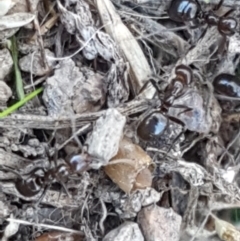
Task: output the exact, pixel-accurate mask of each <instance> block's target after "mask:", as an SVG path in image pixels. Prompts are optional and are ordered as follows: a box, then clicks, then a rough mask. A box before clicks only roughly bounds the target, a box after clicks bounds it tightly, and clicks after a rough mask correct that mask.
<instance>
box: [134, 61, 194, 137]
mask: <svg viewBox="0 0 240 241" xmlns="http://www.w3.org/2000/svg"><path fill="white" fill-rule="evenodd" d="M175 74H176V77H175V78H174V79H172V80H171V83H170V84H169V85H168V86H167V87H166V89H165V95H164V98H163V101H162V104H161V106H160V108H159V109H157V110H155V111H153V112H151V113H150V114H148V115H147V116H146V117H145V118H144V119H143V120H142V121H141V122H140V124H139V125H138V127H137V134H138V136H139V137H140V138H141V139H142V140H144V141H149V140H151V139H153V138H155V137H158V136H160V135H161V134H162V133H163V132H164V131H165V129H166V128H167V126H168V123H169V119H170V120H172V121H174V122H177V123H179V124H181V125H184V124H183V123H182V122H181V121H180V120H178V119H176V118H174V117H170V116H168V115H167V113H168V110H169V108H170V107H175V108H185V109H186V111H189V110H191V109H190V108H186V106H180V105H173V102H174V100H175V99H176V98H179V97H181V96H183V95H184V94H185V92H186V87H187V86H189V85H190V84H191V82H192V78H193V73H192V70H191V69H190V68H189V67H188V66H186V65H179V66H177V67H176V68H175ZM184 112H185V111H184Z"/></svg>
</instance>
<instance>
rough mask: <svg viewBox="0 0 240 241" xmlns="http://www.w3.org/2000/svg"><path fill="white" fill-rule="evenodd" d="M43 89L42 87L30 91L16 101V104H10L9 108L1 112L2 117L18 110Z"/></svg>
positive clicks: (0, 116)
mask: <svg viewBox="0 0 240 241" xmlns="http://www.w3.org/2000/svg"><path fill="white" fill-rule="evenodd" d="M42 91H43V88H42V87H41V88H39V89H36V90H35V91H33V92H32V93H30V94H28V95H27V96H25V97H24V99H22V100H20V101H18V102H17V103H15V104H14V105H12V106H10V107H9V108H7V109H6V110H4V111H3V112H0V118H3V117H6V116H8V115H9V114H11V113H12V112H14V111H16V110H17V109H18V108H19V107H21V106H23V105H24V104H25V103H27V102H28V101H30V100H31V99H33V98H34V97H35V96H37V95H38V94H40V93H41V92H42Z"/></svg>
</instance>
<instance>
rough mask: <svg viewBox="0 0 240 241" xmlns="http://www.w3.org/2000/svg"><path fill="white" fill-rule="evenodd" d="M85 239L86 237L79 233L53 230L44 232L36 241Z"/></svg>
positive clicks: (76, 240)
mask: <svg viewBox="0 0 240 241" xmlns="http://www.w3.org/2000/svg"><path fill="white" fill-rule="evenodd" d="M61 240H65V241H83V240H84V237H83V236H81V235H79V234H72V233H65V232H60V231H59V232H58V231H51V232H48V233H44V234H43V235H41V236H40V237H38V238H36V239H35V241H61Z"/></svg>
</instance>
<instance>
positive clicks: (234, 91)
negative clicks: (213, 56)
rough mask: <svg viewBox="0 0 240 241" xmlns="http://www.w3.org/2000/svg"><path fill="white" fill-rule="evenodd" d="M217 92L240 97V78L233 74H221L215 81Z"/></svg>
mask: <svg viewBox="0 0 240 241" xmlns="http://www.w3.org/2000/svg"><path fill="white" fill-rule="evenodd" d="M213 86H214V90H215V92H217V93H218V94H222V95H225V96H229V97H240V79H239V78H237V77H236V76H235V75H231V74H225V73H223V74H219V75H218V76H216V77H215V79H214V81H213Z"/></svg>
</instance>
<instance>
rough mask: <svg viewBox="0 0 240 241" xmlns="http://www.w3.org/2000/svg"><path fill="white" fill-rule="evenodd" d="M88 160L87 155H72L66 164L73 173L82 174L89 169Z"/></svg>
mask: <svg viewBox="0 0 240 241" xmlns="http://www.w3.org/2000/svg"><path fill="white" fill-rule="evenodd" d="M89 162H90V158H89V156H88V155H87V154H80V155H74V156H72V157H71V159H70V160H69V162H68V164H69V166H70V168H71V170H72V171H73V172H77V173H80V172H83V171H86V170H87V169H88V167H89Z"/></svg>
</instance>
